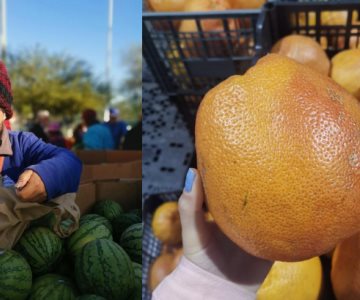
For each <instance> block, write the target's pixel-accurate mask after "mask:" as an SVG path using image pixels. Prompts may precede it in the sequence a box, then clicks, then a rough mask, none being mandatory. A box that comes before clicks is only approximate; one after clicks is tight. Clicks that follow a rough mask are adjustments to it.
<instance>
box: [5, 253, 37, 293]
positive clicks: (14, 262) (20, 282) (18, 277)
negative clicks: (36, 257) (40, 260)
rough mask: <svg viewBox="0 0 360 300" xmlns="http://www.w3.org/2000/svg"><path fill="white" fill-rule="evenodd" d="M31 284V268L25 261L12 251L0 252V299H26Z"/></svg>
mask: <svg viewBox="0 0 360 300" xmlns="http://www.w3.org/2000/svg"><path fill="white" fill-rule="evenodd" d="M31 283H32V274H31V268H30V266H29V264H28V263H27V261H26V260H25V259H24V258H23V257H22V256H21V255H20V254H19V253H17V252H15V251H13V250H0V299H1V300H23V299H26V298H27V296H28V295H29V293H30V290H31Z"/></svg>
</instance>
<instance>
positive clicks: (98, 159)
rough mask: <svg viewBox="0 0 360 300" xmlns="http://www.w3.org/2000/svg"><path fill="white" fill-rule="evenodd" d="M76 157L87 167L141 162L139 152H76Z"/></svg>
mask: <svg viewBox="0 0 360 300" xmlns="http://www.w3.org/2000/svg"><path fill="white" fill-rule="evenodd" d="M76 155H77V156H78V157H79V158H80V160H81V161H82V162H83V163H84V164H87V165H94V164H101V163H127V162H131V161H136V160H142V152H141V151H121V150H114V151H92V150H78V151H77V152H76Z"/></svg>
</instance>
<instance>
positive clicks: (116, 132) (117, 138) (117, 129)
mask: <svg viewBox="0 0 360 300" xmlns="http://www.w3.org/2000/svg"><path fill="white" fill-rule="evenodd" d="M105 124H106V126H107V127H108V128H109V129H110V131H111V135H112V137H113V141H114V144H115V148H116V149H119V147H120V142H121V139H122V137H123V136H125V135H126V132H127V129H126V127H127V124H126V123H125V122H123V121H119V122H114V123H111V122H107V123H105Z"/></svg>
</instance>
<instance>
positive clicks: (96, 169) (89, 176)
mask: <svg viewBox="0 0 360 300" xmlns="http://www.w3.org/2000/svg"><path fill="white" fill-rule="evenodd" d="M141 177H142V164H141V161H139V160H137V161H132V162H128V163H116V164H115V163H114V164H110V163H106V164H98V165H83V171H82V174H81V178H80V183H86V182H91V181H97V180H112V179H122V178H128V179H129V178H131V179H140V178H141Z"/></svg>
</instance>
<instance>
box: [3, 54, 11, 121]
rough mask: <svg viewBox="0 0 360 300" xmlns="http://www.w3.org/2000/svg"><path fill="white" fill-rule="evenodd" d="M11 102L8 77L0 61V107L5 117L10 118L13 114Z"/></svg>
mask: <svg viewBox="0 0 360 300" xmlns="http://www.w3.org/2000/svg"><path fill="white" fill-rule="evenodd" d="M12 102H13V97H12V92H11V82H10V78H9V76H8V73H7V70H6V67H5V65H4V63H3V62H2V61H0V108H2V109H3V110H4V111H5V115H6V119H10V118H11V117H12V115H13V111H12V108H11V104H12Z"/></svg>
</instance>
